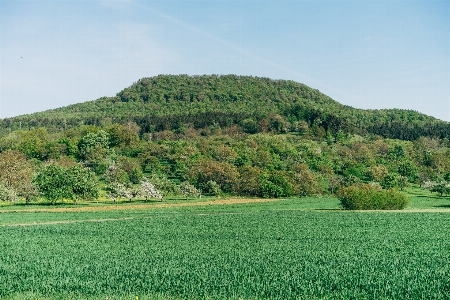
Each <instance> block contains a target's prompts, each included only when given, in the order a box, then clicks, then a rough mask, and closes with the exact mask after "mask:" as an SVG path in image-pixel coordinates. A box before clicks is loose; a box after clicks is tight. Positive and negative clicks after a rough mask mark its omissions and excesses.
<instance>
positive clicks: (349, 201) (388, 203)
mask: <svg viewBox="0 0 450 300" xmlns="http://www.w3.org/2000/svg"><path fill="white" fill-rule="evenodd" d="M338 198H339V200H340V201H341V204H342V206H343V207H344V209H349V210H370V209H385V210H389V209H403V208H405V206H406V205H407V204H408V198H407V197H406V196H405V195H403V194H402V193H400V192H398V191H397V190H395V189H388V190H383V189H381V188H380V187H379V186H376V185H372V184H361V185H354V186H349V187H343V188H341V189H340V190H339V193H338Z"/></svg>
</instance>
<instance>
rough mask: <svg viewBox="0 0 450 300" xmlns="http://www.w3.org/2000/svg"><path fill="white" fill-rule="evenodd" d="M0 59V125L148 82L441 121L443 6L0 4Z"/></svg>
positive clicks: (125, 1)
mask: <svg viewBox="0 0 450 300" xmlns="http://www.w3.org/2000/svg"><path fill="white" fill-rule="evenodd" d="M0 51H1V52H0V71H1V74H0V79H1V84H0V118H6V117H11V116H16V115H21V114H27V113H33V112H36V111H42V110H46V109H51V108H56V107H61V106H65V105H69V104H72V103H78V102H84V101H89V100H94V99H97V98H99V97H102V96H114V95H115V94H116V93H117V92H119V91H120V90H122V89H123V88H125V87H127V86H130V85H131V84H132V83H133V82H135V81H137V80H138V79H140V78H142V77H151V76H155V75H158V74H189V75H194V74H199V75H202V74H239V75H252V76H258V77H269V78H273V79H290V80H294V81H297V82H301V83H304V84H306V85H308V86H310V87H313V88H315V89H318V90H320V91H321V92H323V93H325V94H327V95H328V96H330V97H331V98H333V99H335V100H336V101H339V102H340V103H343V104H346V105H350V106H353V107H356V108H371V109H378V108H402V109H413V110H417V111H420V112H423V113H425V114H428V115H432V116H434V117H436V118H439V119H442V120H446V121H450V1H448V0H445V1H436V0H427V1H407V0H403V1H401V0H398V1H371V0H367V1H363V0H361V1H340V0H337V1H331V0H330V1H301V0H299V1H295V0H291V1H283V0H281V1H258V0H253V1H244V0H242V1H213V0H208V1H188V0H185V1H170V0H169V1H167V0H166V1H138V0H122V1H86V0H85V1H67V0H64V1H17V0H16V1H5V0H0Z"/></svg>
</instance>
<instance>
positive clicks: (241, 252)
mask: <svg viewBox="0 0 450 300" xmlns="http://www.w3.org/2000/svg"><path fill="white" fill-rule="evenodd" d="M408 192H409V194H410V196H411V197H410V198H411V202H410V205H409V206H408V207H407V209H406V210H405V211H404V212H355V211H352V212H349V211H342V210H340V207H339V202H338V201H337V200H336V199H334V198H301V199H283V200H277V201H269V202H253V201H254V200H257V199H250V201H249V202H248V203H239V201H234V202H233V201H228V202H227V201H226V200H225V201H222V200H218V201H211V200H212V199H203V200H202V203H201V204H202V205H198V203H197V202H198V201H199V200H198V199H196V200H189V201H187V202H186V201H182V200H170V201H166V203H164V204H169V205H165V206H161V204H160V203H157V202H154V203H144V202H139V203H132V204H127V203H121V204H117V205H112V204H111V203H100V204H91V205H87V204H85V205H80V206H77V207H74V206H69V205H64V206H61V205H60V206H58V205H57V206H55V207H54V208H53V207H50V206H45V205H34V206H29V207H25V206H21V205H19V206H17V205H15V206H4V207H0V210H1V213H0V253H1V256H0V257H1V258H0V298H1V299H135V297H136V296H138V297H139V299H449V298H450V264H449V262H450V237H449V232H450V221H449V219H450V214H449V213H448V212H450V206H449V205H450V199H449V198H446V197H444V198H441V197H433V196H431V197H430V195H429V194H427V193H422V192H421V191H420V190H415V189H412V190H409V191H408ZM240 202H244V201H240ZM112 207H113V208H112ZM114 207H115V208H114ZM80 208H82V209H80ZM83 208H84V210H83ZM87 208H88V209H87Z"/></svg>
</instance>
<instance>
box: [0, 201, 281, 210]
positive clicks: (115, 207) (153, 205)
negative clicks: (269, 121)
mask: <svg viewBox="0 0 450 300" xmlns="http://www.w3.org/2000/svg"><path fill="white" fill-rule="evenodd" d="M277 200H280V199H248V198H247V199H246V198H242V199H241V198H233V199H222V200H212V201H202V202H186V203H165V202H161V203H148V204H135V205H133V204H132V205H129V204H125V205H124V204H115V205H105V206H82V207H55V208H34V209H23V210H0V213H8V212H83V211H111V210H131V209H148V208H163V207H183V206H207V205H229V204H244V203H258V202H272V201H277Z"/></svg>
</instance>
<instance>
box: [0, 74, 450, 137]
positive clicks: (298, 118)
mask: <svg viewBox="0 0 450 300" xmlns="http://www.w3.org/2000/svg"><path fill="white" fill-rule="evenodd" d="M126 122H135V123H136V124H137V125H138V126H139V127H140V128H141V134H144V133H148V132H160V131H164V130H171V131H177V130H178V131H180V130H182V129H183V128H185V127H193V128H195V129H200V128H205V127H207V126H213V125H218V126H221V127H229V126H232V125H234V124H240V125H241V126H243V128H244V131H246V132H249V133H256V132H262V131H264V130H265V129H267V130H275V131H277V132H280V133H282V132H284V133H285V132H301V133H305V132H308V133H309V134H310V135H311V136H315V137H318V138H322V137H324V136H325V135H327V134H329V135H332V136H334V137H336V135H337V134H338V133H357V134H360V135H365V134H367V133H369V134H377V135H380V136H382V137H388V138H398V139H403V140H415V139H417V138H419V137H420V136H428V137H437V138H445V137H447V138H448V137H450V124H449V123H447V122H443V121H440V120H437V119H435V118H432V117H429V116H426V115H423V114H420V113H418V112H415V111H410V110H399V109H387V110H362V109H355V108H352V107H350V106H345V105H342V104H340V103H338V102H336V101H334V100H333V99H331V98H330V97H328V96H326V95H324V94H322V93H320V92H319V91H318V90H315V89H312V88H310V87H308V86H306V85H304V84H301V83H297V82H294V81H289V80H272V79H268V78H258V77H250V76H236V75H224V76H218V75H204V76H187V75H179V76H175V75H160V76H156V77H151V78H143V79H141V80H139V81H138V82H136V83H135V84H133V85H132V86H130V87H128V88H125V89H124V90H122V91H121V92H119V93H118V94H117V95H116V96H115V97H109V98H108V97H104V98H100V99H98V100H95V101H89V102H84V103H80V104H74V105H70V106H67V107H62V108H58V109H54V110H48V111H44V112H39V113H34V114H31V115H23V116H18V117H14V118H8V119H3V120H1V121H0V130H1V132H2V133H3V134H5V133H9V132H12V131H14V130H29V129H36V128H39V127H45V128H47V130H48V131H49V132H58V131H63V130H66V129H70V128H73V127H77V126H79V125H96V126H108V125H111V124H114V123H118V124H123V123H126Z"/></svg>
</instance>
